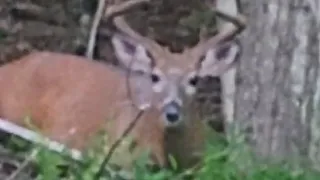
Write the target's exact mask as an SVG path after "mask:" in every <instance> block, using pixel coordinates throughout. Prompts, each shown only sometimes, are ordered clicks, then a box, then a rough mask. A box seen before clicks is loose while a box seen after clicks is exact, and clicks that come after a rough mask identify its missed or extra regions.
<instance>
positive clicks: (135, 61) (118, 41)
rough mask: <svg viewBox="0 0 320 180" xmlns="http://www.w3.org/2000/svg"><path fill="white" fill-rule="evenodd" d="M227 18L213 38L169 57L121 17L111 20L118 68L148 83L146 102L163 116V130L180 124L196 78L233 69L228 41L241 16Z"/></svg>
mask: <svg viewBox="0 0 320 180" xmlns="http://www.w3.org/2000/svg"><path fill="white" fill-rule="evenodd" d="M217 15H222V17H227V19H228V20H231V21H232V22H233V24H230V23H228V24H226V25H225V26H224V27H223V28H221V30H220V32H219V33H218V34H216V35H215V36H213V37H211V38H209V39H207V40H204V39H203V38H202V40H201V41H200V42H199V43H198V44H197V45H196V46H194V47H193V48H187V49H185V50H184V51H183V52H182V53H173V52H170V51H169V50H168V48H165V47H162V46H161V45H159V44H158V43H157V42H155V41H154V40H152V39H150V38H147V37H144V36H142V35H141V34H139V33H137V32H136V31H134V30H133V29H132V28H131V27H130V26H129V25H128V23H127V22H126V21H125V19H124V17H123V16H121V15H120V16H115V17H113V18H112V20H113V23H114V25H115V27H116V28H117V32H115V33H114V34H113V35H112V37H111V42H112V45H113V47H114V51H115V54H116V57H117V59H118V60H119V62H120V66H122V67H124V68H126V69H127V70H129V71H130V72H131V73H133V74H141V75H142V76H144V77H146V78H148V79H149V81H150V85H151V89H152V96H149V97H152V98H149V99H148V100H147V101H146V102H148V103H147V104H148V105H151V104H153V105H155V106H156V107H157V108H158V109H159V110H160V111H161V112H163V115H162V116H163V120H164V121H165V124H166V126H167V127H174V126H177V125H179V124H181V122H183V121H182V119H183V113H182V109H183V104H184V103H185V101H187V100H188V99H189V98H190V97H192V96H193V95H194V94H195V92H196V86H197V83H198V80H199V78H202V77H204V76H220V75H222V74H223V73H225V72H226V71H227V70H228V69H230V68H231V67H233V65H234V64H235V60H236V59H237V56H238V54H239V51H240V45H239V44H238V43H236V41H234V40H233V39H232V38H233V37H234V36H235V35H236V34H237V33H239V32H240V31H241V30H242V29H243V28H244V26H245V19H244V17H243V16H241V15H239V16H238V17H231V16H229V15H226V14H224V13H221V12H219V13H217Z"/></svg>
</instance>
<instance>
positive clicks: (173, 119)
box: [166, 113, 179, 123]
mask: <svg viewBox="0 0 320 180" xmlns="http://www.w3.org/2000/svg"><path fill="white" fill-rule="evenodd" d="M166 118H167V120H168V121H169V122H170V123H174V122H176V121H178V120H179V114H178V113H167V114H166Z"/></svg>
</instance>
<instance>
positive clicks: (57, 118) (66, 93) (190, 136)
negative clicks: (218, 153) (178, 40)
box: [0, 3, 246, 168]
mask: <svg viewBox="0 0 320 180" xmlns="http://www.w3.org/2000/svg"><path fill="white" fill-rule="evenodd" d="M132 4H134V3H132ZM110 8H112V7H110ZM224 16H225V17H229V19H231V20H232V21H234V22H236V23H232V24H230V23H229V24H226V26H223V28H221V30H220V31H219V33H217V34H216V35H214V36H212V37H210V38H208V39H206V40H205V39H202V40H201V41H199V43H198V44H197V45H195V46H194V47H192V48H187V49H185V50H184V51H183V52H181V53H173V52H170V51H169V49H168V48H165V47H162V46H161V45H159V44H158V43H157V42H156V41H154V40H152V39H151V38H147V37H145V36H142V35H141V34H139V33H138V32H136V31H135V30H133V29H132V28H131V27H130V26H129V25H128V23H127V22H126V21H125V18H124V15H123V14H120V13H118V14H116V15H114V16H112V22H113V24H114V25H115V27H116V31H115V32H113V34H112V35H111V37H110V40H111V44H112V46H113V49H114V53H115V56H116V58H117V60H118V61H119V65H117V66H116V65H112V64H107V63H103V62H100V61H92V60H89V59H88V58H85V57H82V56H77V55H72V54H67V53H60V52H49V51H34V52H31V53H29V54H27V55H24V56H22V57H20V58H18V59H15V60H12V62H10V63H7V64H5V65H3V66H0V87H1V88H0V119H1V120H2V121H6V122H8V123H12V124H14V125H16V126H19V127H23V128H26V129H28V128H29V127H28V126H27V124H26V122H25V121H24V120H23V119H24V117H25V116H26V115H28V116H29V117H30V118H31V119H32V123H33V124H34V125H35V126H36V127H37V128H38V129H39V130H40V131H41V133H42V134H43V135H44V136H45V137H48V138H50V139H52V140H54V141H57V142H59V143H62V144H66V145H67V146H68V147H70V148H74V149H78V150H80V151H83V150H84V149H85V148H87V146H88V142H89V141H91V140H92V138H93V137H94V135H95V134H96V133H97V132H98V131H100V130H105V132H106V134H107V136H108V143H107V145H110V144H112V143H114V142H115V141H116V140H117V139H118V138H120V137H121V134H122V133H123V132H124V131H125V129H126V127H127V126H128V125H129V124H130V122H131V121H132V120H133V119H134V117H136V116H137V114H138V113H139V112H140V111H143V113H142V115H141V117H140V118H139V121H138V122H137V124H136V125H135V126H134V127H133V128H132V130H131V131H130V133H129V135H130V136H131V137H132V140H133V142H134V146H133V147H131V149H130V155H127V154H123V155H122V154H120V155H118V156H114V157H113V158H112V159H113V161H112V163H115V164H119V165H120V166H121V167H128V168H130V167H131V166H132V161H130V162H123V161H124V160H123V159H122V160H119V159H121V158H120V157H124V156H125V157H130V159H135V158H136V157H137V156H138V154H139V152H141V151H142V150H150V158H151V159H152V161H153V162H154V163H155V164H157V165H158V166H160V167H167V166H168V155H169V154H172V155H173V157H175V159H176V161H177V163H178V164H179V166H181V167H190V166H192V165H194V164H195V163H196V162H198V161H199V160H200V158H201V154H202V152H203V150H204V143H205V139H206V135H205V133H204V132H205V128H206V126H207V125H206V124H205V123H204V122H203V121H201V120H198V119H192V118H191V119H190V118H188V117H187V116H186V115H187V112H188V111H190V109H188V108H187V104H188V102H189V101H190V99H192V97H193V95H194V94H195V93H196V85H197V82H198V80H199V78H201V77H204V76H220V75H221V74H223V73H225V72H226V71H227V70H228V69H230V68H232V67H233V66H234V64H235V62H236V59H237V56H238V54H239V51H240V45H239V44H238V43H236V42H235V41H233V37H234V36H235V35H236V34H238V33H239V32H241V30H242V29H243V28H244V26H245V24H246V22H245V18H244V16H242V15H238V16H236V17H231V16H229V15H226V14H224ZM131 157H132V158H131Z"/></svg>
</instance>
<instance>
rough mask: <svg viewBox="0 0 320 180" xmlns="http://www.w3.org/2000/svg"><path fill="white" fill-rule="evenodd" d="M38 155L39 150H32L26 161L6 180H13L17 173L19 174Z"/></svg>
mask: <svg viewBox="0 0 320 180" xmlns="http://www.w3.org/2000/svg"><path fill="white" fill-rule="evenodd" d="M38 153H39V149H34V150H33V151H32V152H31V154H30V155H29V156H28V157H27V159H26V160H24V161H23V162H22V164H21V165H20V166H19V167H18V169H17V170H15V171H14V172H13V173H12V174H11V175H10V176H9V177H8V178H6V180H14V179H15V178H16V177H17V176H18V175H19V173H21V172H22V171H23V170H24V169H25V168H26V167H27V166H28V165H29V164H30V163H31V161H32V160H33V159H34V157H35V156H36V155H37V154H38Z"/></svg>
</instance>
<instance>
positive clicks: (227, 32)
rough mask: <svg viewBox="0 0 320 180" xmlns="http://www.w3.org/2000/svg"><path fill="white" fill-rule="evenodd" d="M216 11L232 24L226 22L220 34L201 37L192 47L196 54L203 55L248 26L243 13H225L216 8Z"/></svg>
mask: <svg viewBox="0 0 320 180" xmlns="http://www.w3.org/2000/svg"><path fill="white" fill-rule="evenodd" d="M215 12H216V15H217V16H218V17H220V18H222V19H225V20H227V21H229V22H231V23H232V24H230V23H227V24H225V25H224V26H223V27H222V28H221V29H220V30H219V33H218V34H216V35H215V36H213V37H211V38H209V39H207V40H204V38H201V39H200V41H199V43H198V44H197V45H196V46H194V47H193V48H192V49H191V51H192V53H194V54H196V55H197V56H201V55H203V53H204V52H205V51H207V50H208V49H209V48H211V47H214V46H215V45H217V44H219V43H221V42H223V41H225V40H228V39H230V38H232V37H234V36H235V35H237V34H239V33H240V32H242V31H243V29H245V27H246V24H247V22H246V18H245V16H243V15H241V14H239V15H237V16H235V17H234V16H231V15H228V14H226V13H223V12H221V11H219V10H215Z"/></svg>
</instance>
